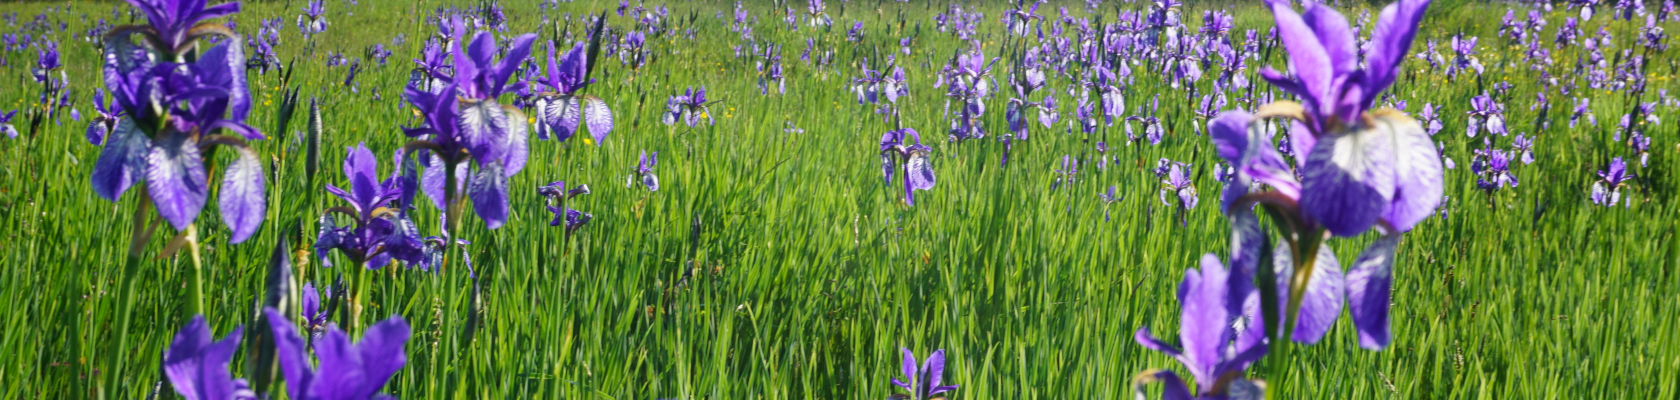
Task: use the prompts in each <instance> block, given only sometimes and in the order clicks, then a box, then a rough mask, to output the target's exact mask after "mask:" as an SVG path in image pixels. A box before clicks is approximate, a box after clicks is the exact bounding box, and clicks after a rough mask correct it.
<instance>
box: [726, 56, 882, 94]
mask: <svg viewBox="0 0 1680 400" xmlns="http://www.w3.org/2000/svg"><path fill="white" fill-rule="evenodd" d="M754 67H755V68H757V69H758V94H770V84H771V83H775V84H776V94H783V93H787V85H785V82H783V78H784V77H783V76H782V46H781V45H775V44H772V45H769V46H765V47H764V51H763V52H761V53H759V58H758V63H757V64H755V65H754ZM898 77H899V79H900V80H902V79H903V78H904V71H903V70H900V71H898ZM887 96H888V100H889V101H896V100H897V96H896V94H895V93H889V94H888V95H887Z"/></svg>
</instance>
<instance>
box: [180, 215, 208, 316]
mask: <svg viewBox="0 0 1680 400" xmlns="http://www.w3.org/2000/svg"><path fill="white" fill-rule="evenodd" d="M185 235H186V237H187V255H188V256H189V257H190V258H191V261H192V269H190V270H188V271H187V279H188V282H187V310H186V316H185V319H186V320H191V319H192V318H193V316H197V315H203V314H207V312H206V311H205V309H204V263H203V262H202V259H201V258H199V255H198V224H187V231H186V232H185Z"/></svg>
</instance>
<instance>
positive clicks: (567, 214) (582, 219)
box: [537, 178, 659, 236]
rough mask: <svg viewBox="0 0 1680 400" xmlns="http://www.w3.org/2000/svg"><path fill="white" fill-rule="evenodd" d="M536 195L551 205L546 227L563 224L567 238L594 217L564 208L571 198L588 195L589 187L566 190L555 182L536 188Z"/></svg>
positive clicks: (564, 185) (561, 184) (563, 182)
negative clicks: (550, 218)
mask: <svg viewBox="0 0 1680 400" xmlns="http://www.w3.org/2000/svg"><path fill="white" fill-rule="evenodd" d="M658 184H659V183H658V180H657V178H656V179H655V181H654V185H655V186H658ZM537 194H540V195H542V196H543V197H544V198H546V199H547V200H549V201H550V203H551V204H549V205H548V211H549V212H551V213H554V220H553V221H549V222H548V226H560V225H561V224H565V225H566V234H567V235H568V236H569V235H571V234H572V232H574V231H577V230H578V228H582V227H583V224H585V223H588V222H589V219H590V218H594V216H592V215H589V213H585V212H581V211H578V210H574V209H571V208H568V207H567V206H566V202H567V201H569V200H571V199H572V198H573V197H578V196H582V195H586V194H589V185H578V186H577V187H575V188H570V189H568V188H566V181H555V182H551V183H549V184H547V185H543V186H542V187H538V188H537Z"/></svg>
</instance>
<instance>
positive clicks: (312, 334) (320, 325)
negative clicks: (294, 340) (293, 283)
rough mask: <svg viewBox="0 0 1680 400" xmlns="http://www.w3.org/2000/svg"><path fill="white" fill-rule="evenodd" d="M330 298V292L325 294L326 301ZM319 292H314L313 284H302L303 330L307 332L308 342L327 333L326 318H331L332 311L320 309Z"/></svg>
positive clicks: (324, 308) (320, 299) (301, 315)
mask: <svg viewBox="0 0 1680 400" xmlns="http://www.w3.org/2000/svg"><path fill="white" fill-rule="evenodd" d="M331 298H332V292H330V291H329V292H327V299H329V300H330V299H331ZM322 300H323V299H322V298H321V292H320V291H318V290H315V283H314V282H304V283H303V310H302V311H301V312H302V314H300V315H299V316H300V317H303V325H304V329H305V330H306V331H307V332H309V340H310V342H314V341H315V340H316V339H320V338H321V334H323V333H326V331H327V322H328V318H330V317H332V310H331V309H328V308H326V307H322Z"/></svg>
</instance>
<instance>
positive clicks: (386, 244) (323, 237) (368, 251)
mask: <svg viewBox="0 0 1680 400" xmlns="http://www.w3.org/2000/svg"><path fill="white" fill-rule="evenodd" d="M348 150H349V153H350V154H349V155H348V156H346V157H345V159H344V175H345V177H346V178H349V180H350V190H344V189H340V188H338V187H337V186H333V185H332V184H327V192H329V193H332V194H333V195H334V196H338V198H340V199H343V200H344V201H345V202H348V203H350V207H348V208H346V207H334V208H333V209H330V210H328V212H327V213H325V214H322V215H321V219H320V232H319V233H318V234H317V235H316V238H315V253H316V256H317V257H320V259H321V263H322V264H323V265H326V266H328V267H331V266H332V261H331V260H330V259H328V258H327V253H328V252H329V251H330V250H334V249H336V250H338V251H339V253H340V254H343V255H344V256H345V257H349V258H350V259H351V261H352V262H353V263H354V264H356V265H360V266H365V267H367V268H368V269H379V268H381V267H384V266H385V265H386V264H390V263H391V260H393V259H395V260H399V261H402V262H405V263H408V264H410V265H413V264H414V263H416V262H419V261H420V257H421V256H422V255H423V254H422V251H423V249H422V248H421V243H420V231H419V228H416V227H415V226H414V221H412V220H409V219H408V217H407V215H405V214H404V210H402V209H401V207H398V209H396V210H392V209H389V208H386V207H387V206H389V205H391V203H392V202H396V201H397V200H398V199H399V198H401V197H402V196H404V194H405V193H413V189H412V188H411V187H412V186H413V185H414V183H413V181H412V180H410V179H407V178H406V177H404V176H402V175H401V174H400V173H397V172H396V171H393V173H392V174H391V177H390V178H388V179H386V180H384V181H380V180H379V176H378V160H377V159H376V158H374V155H373V152H372V151H369V150H368V149H367V147H366V146H363V145H361V144H357V145H356V148H353V149H348ZM396 155H397V160H396V165H398V166H401V165H403V163H402V160H401V157H402V153H400V152H399V153H397V154H396ZM398 169H399V170H400V169H401V168H398ZM333 213H341V214H346V215H349V216H351V220H352V221H353V222H354V224H353V225H348V226H342V227H341V226H338V224H337V221H336V220H335V218H333Z"/></svg>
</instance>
